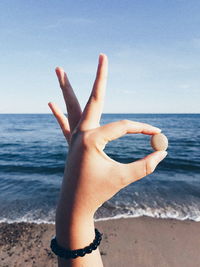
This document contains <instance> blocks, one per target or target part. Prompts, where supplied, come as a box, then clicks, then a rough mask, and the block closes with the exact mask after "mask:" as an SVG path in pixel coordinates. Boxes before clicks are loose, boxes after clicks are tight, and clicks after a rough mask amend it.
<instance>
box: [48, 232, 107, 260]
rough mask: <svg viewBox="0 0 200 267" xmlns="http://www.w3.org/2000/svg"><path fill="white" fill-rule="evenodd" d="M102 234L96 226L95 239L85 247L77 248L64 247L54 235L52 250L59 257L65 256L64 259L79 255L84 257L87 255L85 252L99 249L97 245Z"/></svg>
mask: <svg viewBox="0 0 200 267" xmlns="http://www.w3.org/2000/svg"><path fill="white" fill-rule="evenodd" d="M102 235H103V234H101V233H100V232H99V231H98V230H97V229H96V228H95V239H94V240H93V242H92V243H91V244H90V245H89V246H87V247H85V248H81V249H75V250H68V249H65V248H63V247H61V246H60V245H58V243H57V240H56V237H54V238H53V239H52V240H51V245H50V247H51V250H52V251H53V252H54V253H55V254H56V255H57V256H59V257H61V258H64V259H75V258H77V257H83V256H85V254H89V253H91V252H92V251H93V250H95V249H97V247H98V246H99V244H100V242H101V239H102Z"/></svg>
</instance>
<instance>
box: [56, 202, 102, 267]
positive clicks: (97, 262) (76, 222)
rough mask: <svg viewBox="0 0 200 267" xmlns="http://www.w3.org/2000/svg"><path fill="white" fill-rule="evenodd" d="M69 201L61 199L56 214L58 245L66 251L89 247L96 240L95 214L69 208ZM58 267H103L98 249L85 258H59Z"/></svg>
mask: <svg viewBox="0 0 200 267" xmlns="http://www.w3.org/2000/svg"><path fill="white" fill-rule="evenodd" d="M68 204H69V201H67V199H66V198H65V199H62V198H61V199H60V201H59V204H58V208H57V213H56V238H57V241H58V244H59V245H60V246H62V247H64V248H66V249H70V250H75V249H80V248H84V247H86V246H88V245H89V244H90V243H91V242H92V241H93V240H94V238H95V231H94V229H95V227H94V219H93V214H89V213H86V212H81V211H80V210H76V209H72V208H71V206H70V207H69V206H68ZM58 266H59V267H63V266H67V267H68V266H70V267H71V266H72V267H80V266H81V267H90V266H91V267H93V266H95V267H102V266H103V263H102V260H101V256H100V252H99V250H98V248H97V249H96V250H93V251H92V253H90V254H86V255H85V256H84V257H77V258H76V259H70V260H64V259H61V258H58Z"/></svg>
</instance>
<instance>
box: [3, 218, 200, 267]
mask: <svg viewBox="0 0 200 267" xmlns="http://www.w3.org/2000/svg"><path fill="white" fill-rule="evenodd" d="M95 226H96V227H97V228H98V229H99V230H100V231H101V232H102V233H103V240H102V243H101V245H100V252H101V255H102V259H103V263H104V267H108V266H109V267H110V266H115V267H129V266H130V267H132V266H133V267H135V266H136V267H168V266H169V267H179V266H180V267H197V266H199V263H200V253H199V248H200V223H199V222H194V221H189V220H185V221H180V220H173V219H155V218H149V217H139V218H126V219H114V220H106V221H97V222H96V223H95ZM0 232H1V233H0V236H1V240H0V259H1V267H6V266H7V267H8V266H9V267H14V266H27V267H29V266H33V267H36V266H37V267H43V266H48V267H49V266H57V261H56V257H55V256H54V255H53V254H52V252H51V251H50V249H49V243H50V240H51V237H52V236H53V235H54V233H55V232H54V225H53V224H44V223H43V224H35V223H25V222H22V223H12V224H8V223H1V224H0Z"/></svg>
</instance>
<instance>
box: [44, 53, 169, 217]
mask: <svg viewBox="0 0 200 267" xmlns="http://www.w3.org/2000/svg"><path fill="white" fill-rule="evenodd" d="M107 68H108V62H107V57H106V56H105V55H103V54H101V55H100V56H99V65H98V69H97V75H96V79H95V82H94V86H93V89H92V92H91V95H90V97H89V100H88V102H87V104H86V106H85V109H84V111H83V112H81V108H80V105H79V103H78V100H77V98H76V96H75V94H74V92H73V89H72V87H71V85H70V83H69V81H68V78H67V75H66V74H65V72H64V71H63V70H62V69H61V68H57V69H56V73H57V76H58V80H59V83H60V87H61V89H62V92H63V96H64V99H65V102H66V106H67V112H68V119H67V118H66V117H65V115H64V114H63V113H62V112H61V110H60V109H59V108H58V107H57V106H56V105H55V104H54V103H49V106H50V108H51V110H52V112H53V114H54V115H55V117H56V119H57V121H58V123H59V124H60V127H61V129H62V131H63V134H64V136H65V137H66V139H67V141H68V144H69V153H68V158H67V162H66V166H65V179H64V180H63V185H62V190H61V199H60V201H61V202H62V203H63V202H65V203H66V206H65V207H63V205H62V209H68V210H70V211H73V213H74V212H75V213H77V214H91V215H93V214H94V213H95V211H96V210H97V209H98V208H99V207H100V206H101V205H102V204H103V203H104V202H105V201H107V200H108V199H110V198H111V197H112V196H114V195H115V194H116V193H117V192H118V191H120V190H121V189H122V188H124V187H125V186H127V185H129V184H130V183H133V182H135V181H137V180H138V179H141V178H143V177H145V176H146V175H148V174H150V173H152V172H153V171H154V170H155V168H156V166H157V165H158V163H159V162H160V161H161V160H163V159H164V158H165V156H166V155H167V152H166V151H157V152H154V153H151V154H149V155H148V156H146V157H144V158H143V159H140V160H137V161H135V162H132V163H128V164H123V163H119V162H117V161H115V160H113V159H111V158H110V157H109V156H108V155H106V153H105V152H104V151H103V149H104V148H105V146H106V144H107V143H108V142H109V141H112V140H114V139H117V138H119V137H121V136H123V135H124V134H128V133H129V134H130V133H142V134H148V135H154V134H157V133H159V132H160V129H158V128H156V127H153V126H151V125H148V124H144V123H139V122H134V121H130V120H121V121H118V122H112V123H109V124H106V125H103V126H100V124H99V123H100V117H101V113H102V108H103V100H104V94H105V88H106V79H107Z"/></svg>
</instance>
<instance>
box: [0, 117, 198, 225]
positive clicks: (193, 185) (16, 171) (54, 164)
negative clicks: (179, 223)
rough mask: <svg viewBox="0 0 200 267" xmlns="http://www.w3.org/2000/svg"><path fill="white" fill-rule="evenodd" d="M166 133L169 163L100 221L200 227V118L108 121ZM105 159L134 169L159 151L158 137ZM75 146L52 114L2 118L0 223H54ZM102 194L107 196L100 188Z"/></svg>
mask: <svg viewBox="0 0 200 267" xmlns="http://www.w3.org/2000/svg"><path fill="white" fill-rule="evenodd" d="M121 119H129V120H133V121H139V122H145V123H149V124H152V125H154V126H156V127H159V128H161V129H162V132H163V133H164V134H165V135H166V136H167V137H168V140H169V147H168V156H167V158H165V159H164V161H162V163H160V164H159V166H158V168H157V169H156V170H155V172H154V173H152V174H151V175H149V176H147V177H145V178H143V179H141V180H139V181H137V182H135V183H132V184H130V185H129V186H128V187H126V188H124V189H122V190H121V191H120V192H119V193H117V194H116V195H115V196H114V197H113V198H112V199H110V200H109V201H107V202H106V203H104V204H103V205H102V206H101V207H100V208H99V209H98V211H97V212H96V214H95V219H96V220H107V219H111V218H121V217H123V218H127V217H140V216H149V217H154V218H173V219H177V220H187V219H189V220H193V221H200V114H103V115H102V119H101V125H103V124H106V123H109V122H113V121H118V120H121ZM105 152H106V153H107V155H108V156H110V157H111V158H112V159H114V160H116V161H119V162H122V163H129V162H132V161H135V160H137V159H139V158H142V157H144V156H145V155H147V154H149V153H151V152H152V148H151V146H150V136H147V135H142V134H128V135H125V136H123V137H121V138H119V139H118V140H115V141H112V142H110V143H109V144H108V145H107V146H106V148H105ZM67 153H68V145H67V143H66V141H65V139H64V137H63V135H62V132H61V130H60V128H59V126H58V124H57V122H56V120H55V118H54V117H53V115H51V114H0V222H8V223H11V222H21V221H24V222H36V223H42V222H44V223H54V221H55V209H56V204H57V200H58V196H59V191H60V186H61V181H62V178H63V172H64V165H65V160H66V157H67ZM99 190H100V189H99Z"/></svg>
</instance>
